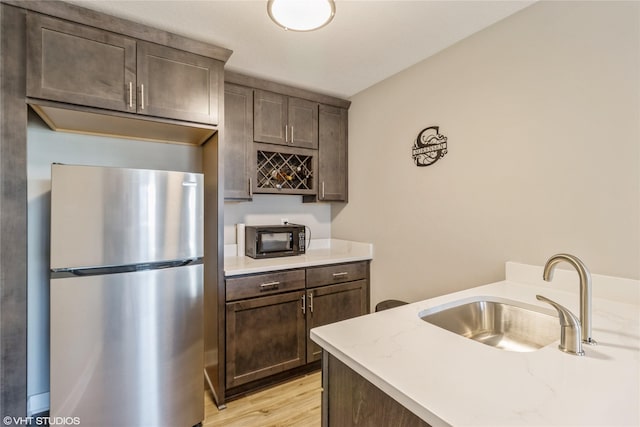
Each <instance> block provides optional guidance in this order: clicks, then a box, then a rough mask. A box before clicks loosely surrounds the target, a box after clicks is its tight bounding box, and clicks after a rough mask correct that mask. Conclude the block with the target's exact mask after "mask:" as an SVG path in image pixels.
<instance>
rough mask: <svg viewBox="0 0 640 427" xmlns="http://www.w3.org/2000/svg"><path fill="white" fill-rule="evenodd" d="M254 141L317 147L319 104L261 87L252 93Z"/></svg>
mask: <svg viewBox="0 0 640 427" xmlns="http://www.w3.org/2000/svg"><path fill="white" fill-rule="evenodd" d="M253 125H254V129H253V139H254V141H255V142H264V143H269V144H280V145H288V146H293V147H299V148H311V149H317V148H318V103H317V102H313V101H309V100H306V99H302V98H295V97H289V96H285V95H281V94H278V93H273V92H269V91H264V90H256V91H255V93H254V110H253Z"/></svg>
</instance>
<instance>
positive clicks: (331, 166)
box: [318, 105, 348, 202]
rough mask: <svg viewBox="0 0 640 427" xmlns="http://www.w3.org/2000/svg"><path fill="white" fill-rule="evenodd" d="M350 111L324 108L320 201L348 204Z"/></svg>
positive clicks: (319, 151) (321, 138)
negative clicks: (348, 131)
mask: <svg viewBox="0 0 640 427" xmlns="http://www.w3.org/2000/svg"><path fill="white" fill-rule="evenodd" d="M347 126H348V123H347V110H346V109H344V108H337V107H331V106H328V105H320V115H319V130H318V132H319V138H320V142H319V148H318V165H319V166H318V177H319V178H318V179H319V184H318V199H319V200H324V201H336V202H338V201H339V202H346V201H347V191H348V179H347V178H348V164H347V151H348V147H347Z"/></svg>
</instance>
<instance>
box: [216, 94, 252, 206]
mask: <svg viewBox="0 0 640 427" xmlns="http://www.w3.org/2000/svg"><path fill="white" fill-rule="evenodd" d="M223 135H224V136H223V138H224V165H225V168H224V198H225V200H250V199H251V198H252V196H253V193H252V191H253V190H252V186H253V184H254V183H253V180H252V174H253V172H255V170H256V163H255V160H254V157H255V150H254V147H253V89H251V88H248V87H244V86H238V85H234V84H232V83H226V84H225V86H224V131H223Z"/></svg>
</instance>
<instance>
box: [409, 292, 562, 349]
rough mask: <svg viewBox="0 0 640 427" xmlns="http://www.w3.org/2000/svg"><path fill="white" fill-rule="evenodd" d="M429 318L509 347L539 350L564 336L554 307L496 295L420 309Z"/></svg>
mask: <svg viewBox="0 0 640 427" xmlns="http://www.w3.org/2000/svg"><path fill="white" fill-rule="evenodd" d="M419 315H420V318H421V319H422V320H424V321H425V322H428V323H430V324H432V325H435V326H438V327H440V328H443V329H446V330H447V331H450V332H453V333H454V334H458V335H461V336H463V337H465V338H469V339H472V340H474V341H477V342H480V343H482V344H485V345H488V346H491V347H496V348H499V349H502V350H508V351H519V352H526V351H535V350H538V349H539V348H542V347H544V346H546V345H548V344H551V343H552V342H554V341H557V340H559V339H560V322H559V320H558V317H557V315H556V314H555V312H553V311H550V310H549V311H547V310H546V309H543V308H539V307H537V306H534V305H530V304H525V303H520V302H517V301H511V300H508V299H504V298H495V297H474V298H470V299H465V300H460V301H454V302H452V303H449V304H446V305H443V306H439V307H434V308H430V309H427V310H423V311H422V312H420V314H419Z"/></svg>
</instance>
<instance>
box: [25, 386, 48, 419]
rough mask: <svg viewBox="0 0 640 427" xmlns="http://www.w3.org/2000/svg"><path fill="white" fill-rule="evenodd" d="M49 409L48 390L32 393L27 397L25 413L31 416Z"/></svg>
mask: <svg viewBox="0 0 640 427" xmlns="http://www.w3.org/2000/svg"><path fill="white" fill-rule="evenodd" d="M47 411H49V392H46V393H40V394H34V395H33V396H29V397H28V398H27V415H28V416H30V417H33V416H35V415H38V414H41V413H42V412H47Z"/></svg>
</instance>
